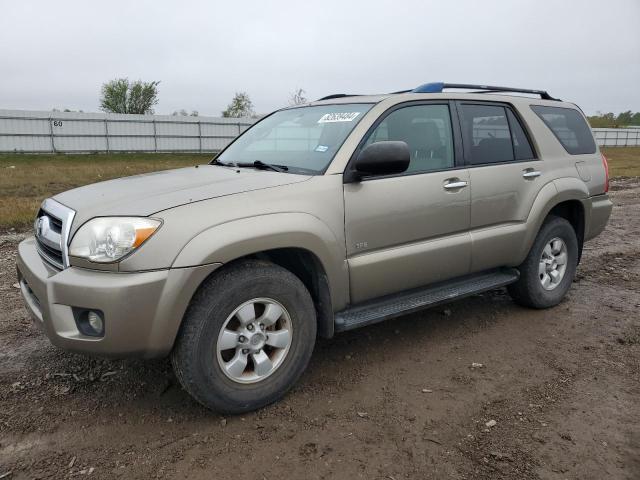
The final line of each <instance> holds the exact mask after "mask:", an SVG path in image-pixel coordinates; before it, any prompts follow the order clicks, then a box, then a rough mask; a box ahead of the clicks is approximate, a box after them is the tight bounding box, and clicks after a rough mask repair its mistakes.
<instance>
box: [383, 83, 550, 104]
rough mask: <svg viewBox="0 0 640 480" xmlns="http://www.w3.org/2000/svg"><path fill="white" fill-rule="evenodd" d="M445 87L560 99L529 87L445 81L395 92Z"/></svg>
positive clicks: (429, 90)
mask: <svg viewBox="0 0 640 480" xmlns="http://www.w3.org/2000/svg"><path fill="white" fill-rule="evenodd" d="M445 88H462V89H465V90H479V91H476V92H472V93H497V92H510V93H529V94H532V95H540V98H542V99H543V100H558V99H557V98H553V97H552V96H551V95H549V94H548V93H547V92H546V91H545V90H531V89H527V88H512V87H494V86H490V85H471V84H466V83H444V82H433V83H425V84H424V85H420V86H419V87H416V88H414V89H413V90H404V91H401V92H394V93H408V92H412V93H442V91H443V90H444V89H445Z"/></svg>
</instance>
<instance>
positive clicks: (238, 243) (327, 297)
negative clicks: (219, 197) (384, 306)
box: [173, 213, 349, 337]
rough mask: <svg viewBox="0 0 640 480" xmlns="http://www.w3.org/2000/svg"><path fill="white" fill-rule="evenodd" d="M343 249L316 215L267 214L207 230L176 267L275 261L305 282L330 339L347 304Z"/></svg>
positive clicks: (321, 327) (321, 326) (323, 333)
mask: <svg viewBox="0 0 640 480" xmlns="http://www.w3.org/2000/svg"><path fill="white" fill-rule="evenodd" d="M258 232H259V233H258ZM344 248H345V247H344V240H340V239H339V238H338V237H337V236H336V235H335V234H334V233H333V232H332V231H331V230H330V229H329V228H328V226H327V225H326V224H324V223H323V222H321V221H320V220H319V219H317V218H316V217H314V216H312V215H308V214H302V213H289V214H286V213H285V214H272V215H262V216H259V217H251V218H245V219H239V220H236V221H233V222H229V223H225V224H222V225H218V226H215V227H212V228H210V229H207V230H205V231H204V232H202V233H200V234H199V235H197V236H196V237H194V238H193V239H192V240H191V241H190V242H189V243H188V244H187V245H186V246H185V248H184V249H183V250H182V251H181V252H180V254H179V255H178V257H177V258H176V261H175V262H174V265H173V266H174V267H185V266H189V265H193V264H197V265H204V264H208V263H213V262H219V263H222V264H224V265H223V266H222V267H221V269H224V268H225V267H226V266H227V265H231V264H235V263H236V262H239V261H242V260H246V259H255V258H257V259H263V260H267V261H270V262H273V263H275V264H277V265H279V266H281V267H283V268H285V269H287V270H289V271H291V272H292V273H293V274H294V275H296V276H297V277H298V278H299V279H300V280H301V281H302V282H303V284H304V285H305V287H306V288H307V289H308V290H309V292H310V293H311V296H312V298H313V300H314V304H315V306H316V312H317V317H318V333H319V334H320V335H321V336H323V337H331V336H332V335H333V312H334V311H336V310H339V309H340V308H343V307H344V305H346V304H347V303H348V292H349V290H348V287H349V283H348V271H347V266H346V261H345V253H344ZM219 270H220V269H219ZM219 270H216V271H215V272H213V273H212V275H215V274H216V273H217V272H218V271H219Z"/></svg>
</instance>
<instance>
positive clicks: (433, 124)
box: [365, 105, 454, 172]
mask: <svg viewBox="0 0 640 480" xmlns="http://www.w3.org/2000/svg"><path fill="white" fill-rule="evenodd" d="M386 140H396V141H403V142H405V143H406V144H407V145H408V146H409V151H410V152H411V161H410V163H409V168H408V169H407V172H428V171H433V170H443V169H446V168H452V167H453V163H454V161H453V158H454V157H453V135H452V133H451V116H450V114H449V107H448V106H447V105H414V106H411V107H403V108H400V109H398V110H395V111H393V112H391V113H390V114H389V115H387V117H385V119H384V120H383V121H382V122H381V123H380V124H379V125H378V126H377V127H376V129H375V130H374V131H373V132H371V134H370V136H369V138H367V141H366V142H365V146H366V145H370V144H371V143H375V142H381V141H386Z"/></svg>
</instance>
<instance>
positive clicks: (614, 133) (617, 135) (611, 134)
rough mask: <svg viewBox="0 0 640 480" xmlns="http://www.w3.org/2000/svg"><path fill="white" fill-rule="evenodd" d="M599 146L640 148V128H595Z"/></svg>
mask: <svg viewBox="0 0 640 480" xmlns="http://www.w3.org/2000/svg"><path fill="white" fill-rule="evenodd" d="M593 133H594V135H595V137H596V141H597V142H598V145H600V146H605V147H640V128H594V129H593Z"/></svg>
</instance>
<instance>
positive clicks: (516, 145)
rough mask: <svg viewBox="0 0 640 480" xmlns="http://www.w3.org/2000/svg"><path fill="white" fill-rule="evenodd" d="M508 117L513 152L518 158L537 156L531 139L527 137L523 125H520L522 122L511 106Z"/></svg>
mask: <svg viewBox="0 0 640 480" xmlns="http://www.w3.org/2000/svg"><path fill="white" fill-rule="evenodd" d="M507 118H508V119H509V128H510V130H511V140H512V141H513V153H514V155H515V157H516V160H529V159H531V158H535V155H534V154H533V149H532V148H531V144H530V143H529V139H527V136H526V135H525V133H524V130H523V129H522V125H520V122H519V121H518V119H517V118H516V116H515V115H514V114H513V112H512V111H511V109H510V108H507Z"/></svg>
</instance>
